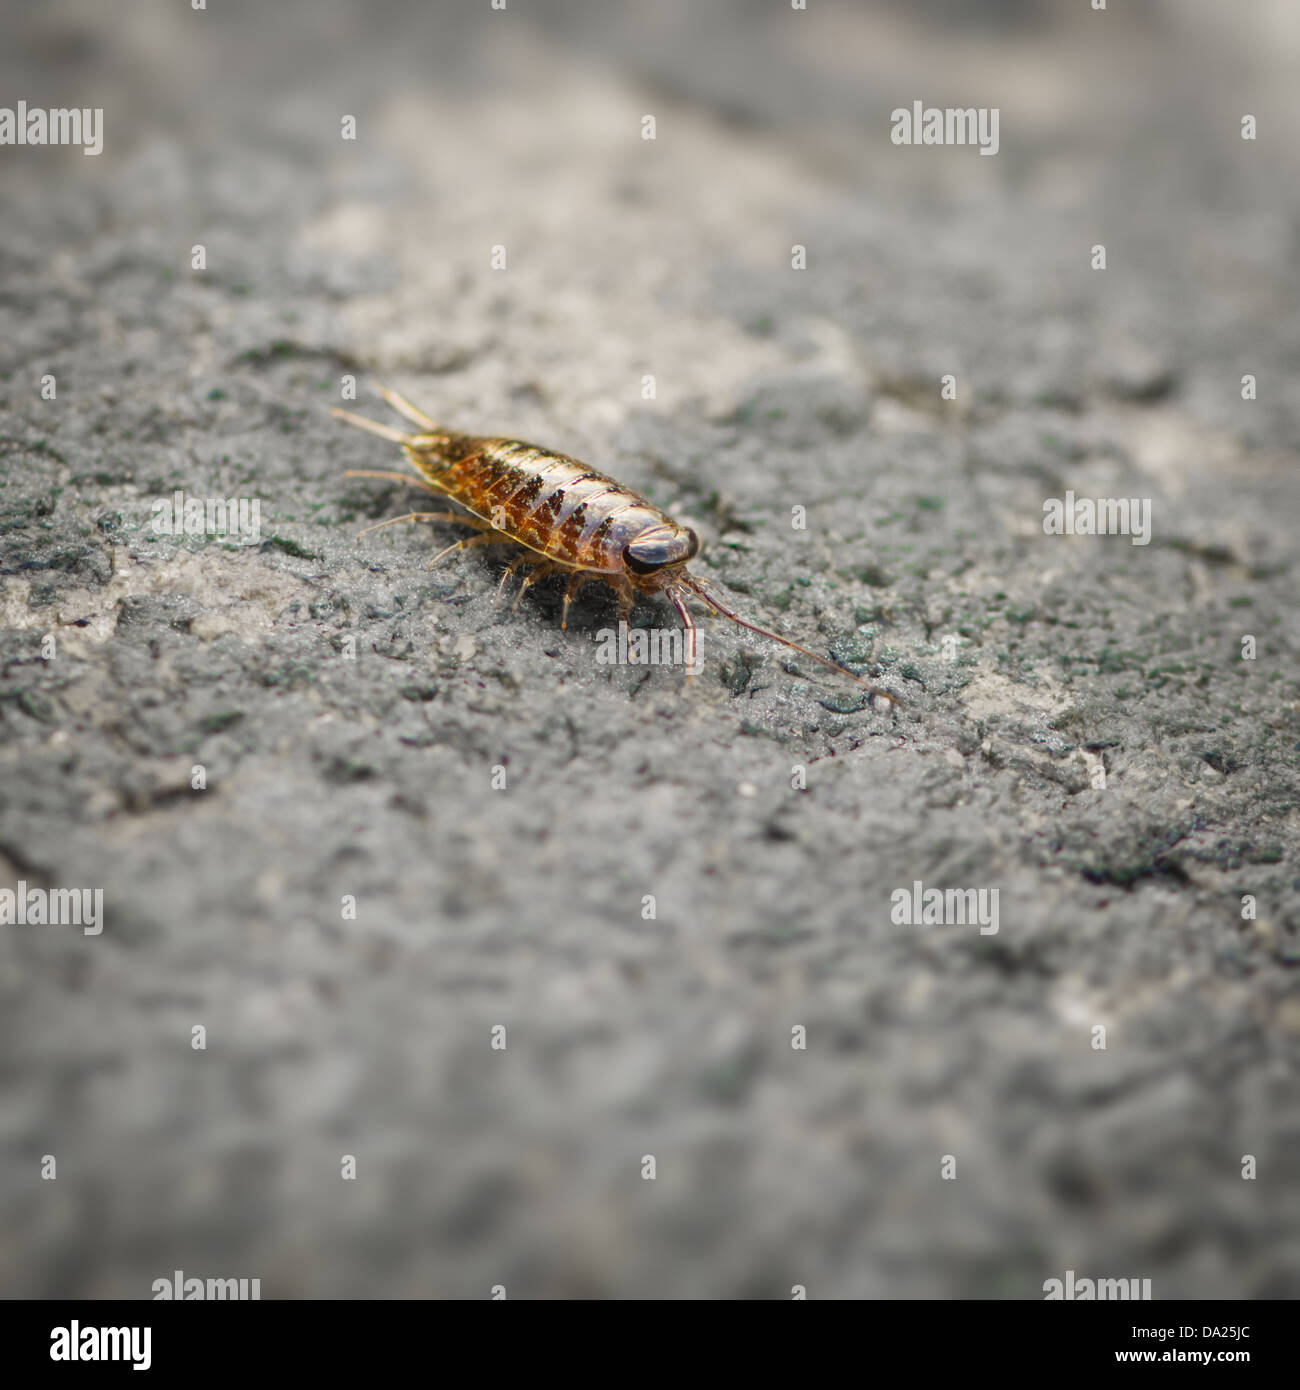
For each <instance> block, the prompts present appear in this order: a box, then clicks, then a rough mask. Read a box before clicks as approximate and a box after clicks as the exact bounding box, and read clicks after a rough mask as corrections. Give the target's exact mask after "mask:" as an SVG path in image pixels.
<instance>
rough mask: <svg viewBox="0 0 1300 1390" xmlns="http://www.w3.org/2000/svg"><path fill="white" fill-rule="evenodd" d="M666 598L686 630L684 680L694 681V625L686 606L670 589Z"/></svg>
mask: <svg viewBox="0 0 1300 1390" xmlns="http://www.w3.org/2000/svg"><path fill="white" fill-rule="evenodd" d="M668 597H669V598H670V599H672V601H673V607H674V608H676V610H677V611H678V612H679V613H680V614H681V615H682V624H683V626H684V627H685V628H686V679H687V680H688V681H689V680H694V679H695V624H694V623H693V622H692V621H691V615H690V614H689V613H688V612H687V611H686V605H685V604H684V603H683V602H682V601H681V598H680V597H679V595H678V594H676V593H675V592H674V591H673V590H672V589H669V591H668Z"/></svg>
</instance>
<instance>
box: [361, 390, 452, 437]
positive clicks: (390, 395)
mask: <svg viewBox="0 0 1300 1390" xmlns="http://www.w3.org/2000/svg"><path fill="white" fill-rule="evenodd" d="M374 387H375V390H376V391H378V392H379V394H380V395H381V396H382V397H383V398H384V399H385V400H386V401H387V402H388V404H389V405H391V406H392V407H393V409H394V410H396V411H397V412H398V414H400V415H405V416H406V418H407V419H408V420H412V421H414V422H415V423H416V424H417V425H423V426H424V428H425V429H426V430H430V431H432V432H434V433H436V432H437V430H438V425H437V423H436V421H433V420H430V419H429V417H428V416H427V415H426V414H425V413H424V411H422V410H417V409H416V408H415V406H413V405H412V404H411V402H410V401H408V400H407V399H406V397H405V396H399V395H398V394H397V392H396V391H394V390H392V389H391V388H390V387H388V386H381V385H380V384H379V383H378V382H377V381H376V382H375V383H374Z"/></svg>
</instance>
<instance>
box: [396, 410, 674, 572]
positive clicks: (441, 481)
mask: <svg viewBox="0 0 1300 1390" xmlns="http://www.w3.org/2000/svg"><path fill="white" fill-rule="evenodd" d="M426 440H427V443H426V442H425V441H426ZM407 453H408V456H409V457H410V459H411V462H412V463H414V464H415V466H416V467H417V468H418V469H419V471H420V472H421V473H422V474H423V475H424V476H425V477H426V478H427V479H428V480H429V481H430V482H431V483H433V484H435V486H437V487H439V488H441V489H443V490H445V491H446V493H447V494H448V496H450V497H452V498H454V499H455V500H456V501H457V502H459V503H460V504H461V505H462V506H464V507H465V508H467V509H468V510H469V511H471V512H473V513H474V514H475V515H476V516H479V517H481V518H482V519H483V520H484V521H488V522H490V523H491V524H492V525H493V526H495V527H496V529H497V530H498V531H501V532H503V533H504V534H505V535H508V536H510V537H511V538H512V539H514V540H517V541H519V543H520V544H521V545H526V546H528V547H529V548H530V549H532V550H535V551H538V552H539V553H540V554H543V555H545V556H547V557H548V558H549V559H551V560H554V561H555V562H556V563H557V564H561V565H571V566H574V567H575V568H580V569H588V570H597V571H601V572H603V573H613V572H616V571H617V572H621V571H622V570H623V568H624V565H623V551H624V548H625V547H626V546H627V545H628V543H629V542H630V541H632V540H634V539H635V538H636V537H637V536H638V535H640V534H642V533H643V532H645V531H647V530H649V529H651V528H660V527H664V526H668V527H671V528H673V529H674V530H677V529H679V528H678V526H677V523H676V522H674V521H673V519H672V518H671V517H670V516H668V515H667V514H666V513H664V512H661V511H660V510H659V508H658V507H655V506H652V505H651V504H650V503H649V502H648V501H646V499H645V498H644V497H642V496H641V495H640V494H639V493H637V492H633V491H632V489H631V488H628V487H624V486H623V484H622V483H618V482H615V481H614V479H613V478H610V477H608V476H606V475H605V474H604V473H600V472H597V471H596V469H594V468H590V467H589V466H588V465H587V464H585V463H582V462H580V461H579V460H578V459H575V458H570V457H569V455H568V454H557V453H553V452H552V451H551V450H550V449H543V448H540V447H539V446H538V445H536V444H525V443H524V442H523V441H522V440H518V439H478V438H475V437H474V436H471V435H441V436H424V437H423V438H419V437H417V439H416V441H415V446H414V447H408V449H407Z"/></svg>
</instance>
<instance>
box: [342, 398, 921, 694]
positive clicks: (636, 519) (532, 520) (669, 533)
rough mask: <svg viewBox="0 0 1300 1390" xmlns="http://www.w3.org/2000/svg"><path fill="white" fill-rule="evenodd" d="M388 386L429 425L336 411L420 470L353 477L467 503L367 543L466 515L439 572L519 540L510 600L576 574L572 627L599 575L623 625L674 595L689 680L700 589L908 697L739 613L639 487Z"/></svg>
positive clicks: (722, 608) (687, 534) (398, 402)
mask: <svg viewBox="0 0 1300 1390" xmlns="http://www.w3.org/2000/svg"><path fill="white" fill-rule="evenodd" d="M378 390H379V393H380V394H381V395H382V396H383V398H384V400H386V401H387V402H388V404H389V405H390V406H392V407H393V409H394V410H396V411H397V412H398V413H399V414H401V415H404V416H405V417H406V418H407V419H408V420H410V421H411V422H412V423H413V424H415V425H417V426H419V431H418V432H417V433H415V434H403V433H402V432H401V431H400V430H397V429H393V428H391V427H390V426H388V425H381V424H378V423H376V422H375V421H374V420H367V419H365V418H363V417H362V416H360V415H354V414H352V412H351V411H347V410H332V411H331V412H330V413H331V414H332V415H335V416H337V417H338V418H339V419H340V420H346V421H347V422H348V423H349V424H351V425H356V426H358V427H359V428H360V429H363V430H368V431H369V432H370V433H371V434H377V435H378V436H379V437H380V438H381V439H387V440H389V441H391V442H392V443H394V444H400V445H401V446H402V450H403V452H404V453H405V454H406V459H407V462H408V463H409V464H410V465H411V467H412V468H413V469H414V470H415V473H416V475H417V476H415V477H411V476H410V475H408V474H406V473H388V472H373V471H370V470H362V469H350V470H349V471H348V473H347V474H346V476H347V477H349V478H386V479H388V480H389V481H394V482H399V483H407V484H409V485H410V486H412V487H421V488H423V489H425V491H427V492H431V493H433V494H435V495H436V496H438V497H441V498H446V499H447V500H448V501H450V502H454V503H456V504H457V505H458V506H459V507H461V508H462V511H461V512H450V511H448V512H407V513H406V514H405V515H403V516H394V517H390V518H389V519H388V520H387V521H381V522H380V523H379V524H378V525H377V526H368V527H366V529H365V530H364V531H362V532H361V533H360V535H358V537H357V539H358V540H360V539H361V536H365V535H369V533H370V532H371V531H379V530H382V529H383V528H384V527H385V526H396V525H399V524H400V523H402V522H404V521H450V522H458V523H460V524H461V525H462V526H469V527H471V528H472V529H473V530H474V531H475V532H476V534H475V535H473V536H467V537H465V538H464V539H463V540H459V541H456V542H454V543H453V544H452V545H449V546H447V547H446V548H445V549H443V550H440V551H439V552H438V553H437V554H436V555H435V556H434V557H433V559H432V560H430V561H429V568H430V569H432V568H433V567H434V565H436V564H437V563H438V561H439V560H441V559H443V558H444V557H445V556H447V555H450V554H452V553H453V552H454V551H458V550H468V549H470V548H471V547H473V546H479V545H514V546H516V547H517V548H518V549H519V550H520V553H519V554H518V555H516V556H515V557H514V558H513V559H512V560H511V561H510V564H509V565H508V566H507V568H506V572H505V573H504V574H503V575H502V576H501V583H500V586H499V587H498V590H497V593H498V596H500V595H501V594H502V593H504V591H505V588H506V585H507V584H508V583H509V582H510V579H511V576H512V575H514V573H515V572H516V571H517V570H518V569H519V568H520V567H521V566H523V565H528V564H531V565H532V566H533V568H532V570H531V571H530V572H529V573H528V574H527V575H525V577H524V580H523V583H522V585H521V587H520V590H519V594H518V597H517V598H516V599H515V606H516V607H518V605H519V601H520V600H521V599H522V598H523V596H524V594H525V593H527V591H528V589H529V587H530V586H531V585H533V584H535V583H536V582H537V581H538V580H539V579H544V578H546V577H548V576H550V575H553V574H567V575H568V576H569V583H568V587H567V588H566V589H565V591H564V608H563V612H562V615H561V619H560V627H561V628H567V627H568V623H569V605H570V604H571V603H572V602H573V598H574V595H575V594H577V592H578V591H579V589H581V588H582V586H583V585H584V584H587V583H589V582H591V581H592V580H603V581H604V582H605V583H606V584H608V585H609V586H610V588H612V589H613V590H614V592H615V594H616V595H617V597H618V604H619V616H620V618H621V619H622V621H623V622H626V621H627V619H628V617H629V616H630V614H631V612H632V605H633V603H634V602H635V600H636V595H637V594H647V595H651V594H663V595H665V596H666V597H667V598H668V599H669V600H670V601H671V603H672V604H673V606H674V607H675V608H676V609H677V611H678V613H679V614H680V615H681V619H682V623H683V624H684V626H685V629H686V644H687V645H686V669H687V675H688V677H689V676H691V675H693V674H694V666H695V624H694V622H692V621H691V615H690V612H689V610H688V609H687V607H686V602H685V600H686V599H687V597H688V596H691V595H693V596H694V597H696V598H698V599H701V600H702V601H703V602H704V603H706V604H707V605H708V606H709V608H711V609H712V610H713V611H714V612H715V613H717V614H718V615H719V616H720V617H723V618H726V619H727V620H728V621H729V622H733V623H737V624H739V625H740V626H741V627H744V628H748V629H749V631H750V632H757V633H758V634H759V635H760V636H763V637H768V638H771V640H772V641H774V642H780V643H781V644H782V646H786V647H791V648H793V649H794V650H795V651H797V652H800V653H802V654H803V655H804V656H807V657H811V658H812V659H813V660H814V661H819V662H820V663H821V664H822V665H823V666H828V667H830V669H831V670H832V671H835V672H837V673H838V674H840V675H842V676H848V677H849V679H850V680H853V681H857V683H858V684H859V685H861V686H863V687H865V688H866V690H867V691H869V692H870V694H871V695H872V696H874V697H879V698H880V699H882V700H892V701H893V702H894V703H895V704H902V701H901V700H900V699H899V698H898V696H897V695H892V694H890V692H889V691H887V690H882V689H881V688H880V687H879V686H875V685H872V684H871V683H870V682H869V681H864V680H862V679H861V677H859V676H856V675H854V674H853V672H852V671H849V670H847V669H846V668H845V667H843V666H840V665H838V664H837V663H836V662H834V661H830V660H828V659H827V658H826V657H824V656H818V655H817V653H816V652H811V651H809V650H808V648H807V647H801V646H800V645H799V644H798V643H797V642H791V641H790V640H789V639H788V638H785V637H780V636H778V635H777V634H776V633H775V632H769V631H768V630H767V629H766V628H762V627H759V626H757V624H755V623H751V622H749V621H747V620H746V619H745V618H742V617H740V616H739V615H738V614H736V613H733V612H732V611H731V610H730V609H729V608H728V607H727V606H726V605H725V604H724V603H723V602H722V601H721V600H720V599H719V598H717V597H716V596H715V595H714V594H712V593H710V592H709V590H708V589H706V588H705V586H704V584H703V583H702V582H701V581H700V580H699V579H698V578H696V576H695V575H693V574H691V572H690V571H689V570H688V569H687V568H686V566H687V563H688V562H689V561H691V560H693V559H694V558H695V556H696V555H698V554H699V551H700V538H699V537H698V536H697V535H696V534H695V532H694V531H692V530H691V529H690V528H689V527H687V526H681V525H679V524H678V523H677V522H676V521H674V520H673V519H672V517H670V516H669V515H668V514H667V513H666V512H662V511H660V510H659V508H658V507H656V506H653V505H652V504H651V503H650V502H649V501H647V499H646V498H644V497H642V496H641V495H640V494H639V493H637V492H634V491H633V490H632V489H631V488H629V487H624V486H623V484H622V483H618V482H615V481H614V479H613V478H610V477H607V476H606V475H605V474H604V473H598V472H597V471H596V470H595V469H594V468H589V467H588V466H587V465H586V464H585V463H580V462H579V461H578V460H577V459H575V458H570V457H569V456H568V455H567V454H557V453H554V452H553V451H552V450H550V449H543V448H541V447H539V446H538V445H536V444H525V443H523V442H522V441H521V440H518V439H495V438H492V439H489V438H482V437H480V436H478V435H472V434H459V433H457V432H456V431H454V430H449V429H445V428H444V427H443V426H442V425H438V424H435V423H434V421H432V420H431V419H429V417H428V416H427V415H425V414H424V413H423V411H420V410H417V409H416V408H415V406H413V405H412V404H411V403H410V402H409V401H407V400H404V399H403V398H402V397H401V396H399V395H398V394H397V392H396V391H390V390H389V389H388V388H387V387H384V386H380V387H378Z"/></svg>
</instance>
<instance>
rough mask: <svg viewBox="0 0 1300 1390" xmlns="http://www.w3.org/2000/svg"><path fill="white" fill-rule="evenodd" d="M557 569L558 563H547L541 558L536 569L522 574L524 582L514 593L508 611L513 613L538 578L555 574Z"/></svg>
mask: <svg viewBox="0 0 1300 1390" xmlns="http://www.w3.org/2000/svg"><path fill="white" fill-rule="evenodd" d="M559 569H560V567H559V566H558V565H549V564H547V563H546V562H545V561H544V560H543V561H542V562H541V563H540V564H539V565H538V566H537V568H536V569H534V570H530V571H529V573H527V574H526V575H524V582H523V583H522V584H521V585H520V586H519V592H518V593H517V594H516V595H515V601H514V603H512V604H511V605H510V611H511V612H512V613H513V612H514V611H515V609H516V608H518V607H519V605H520V604H521V603H522V602H523V601H524V595H525V594H526V593H527V592H528V591H529V589H531V588H532V587H533V585H534V584H536V583H537V581H538V580H539V579H546V578H547V577H548V576H549V575H552V574H557V573H558V572H559Z"/></svg>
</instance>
